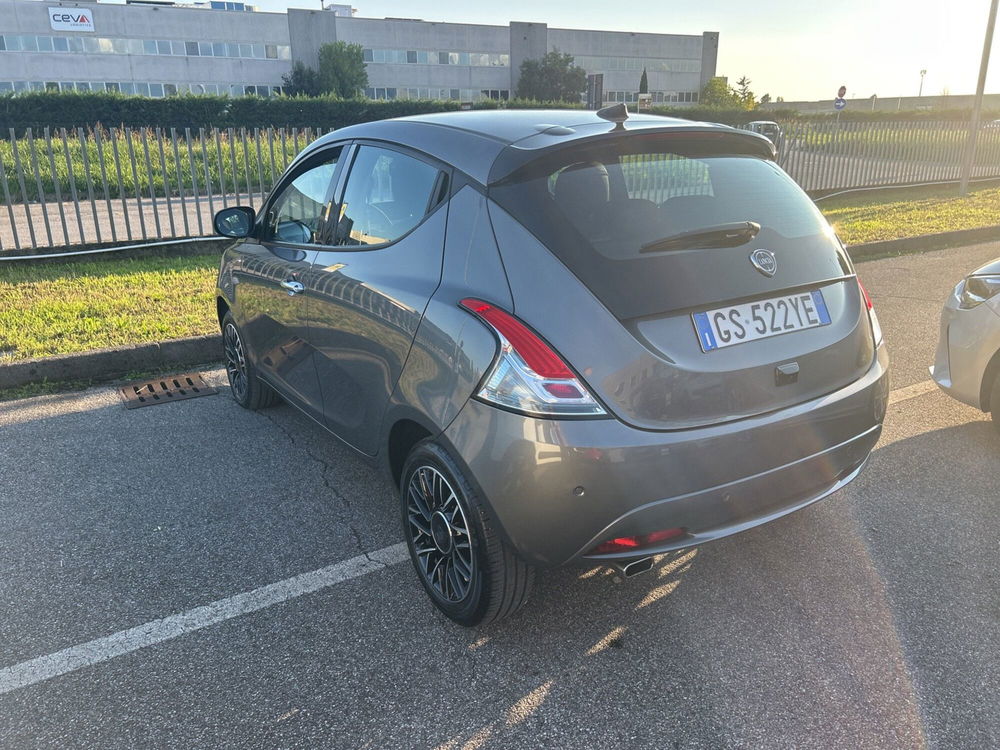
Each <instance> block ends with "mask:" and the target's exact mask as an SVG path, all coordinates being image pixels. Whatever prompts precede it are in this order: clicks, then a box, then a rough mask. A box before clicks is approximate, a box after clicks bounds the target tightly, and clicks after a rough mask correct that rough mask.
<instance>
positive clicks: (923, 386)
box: [889, 380, 938, 406]
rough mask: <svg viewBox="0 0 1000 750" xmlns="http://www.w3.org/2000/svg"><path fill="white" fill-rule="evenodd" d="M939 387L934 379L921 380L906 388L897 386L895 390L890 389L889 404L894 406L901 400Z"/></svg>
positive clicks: (921, 394)
mask: <svg viewBox="0 0 1000 750" xmlns="http://www.w3.org/2000/svg"><path fill="white" fill-rule="evenodd" d="M937 387H938V386H937V383H935V382H934V381H933V380H921V381H920V382H919V383H914V384H913V385H908V386H906V387H905V388H897V389H896V390H894V391H889V405H890V406H892V405H893V404H898V403H899V402H900V401H906V400H907V399H910V398H916V397H917V396H923V395H924V394H925V393H930V392H931V391H936V390H937Z"/></svg>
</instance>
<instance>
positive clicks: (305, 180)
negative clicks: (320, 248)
mask: <svg viewBox="0 0 1000 750" xmlns="http://www.w3.org/2000/svg"><path fill="white" fill-rule="evenodd" d="M339 154H340V150H339V149H338V150H337V151H335V152H333V153H331V154H328V155H326V156H324V157H320V161H319V162H318V163H313V164H312V165H310V166H307V167H306V169H305V170H304V171H303V172H301V173H300V174H299V175H298V176H296V177H295V178H294V179H293V180H292V181H291V182H290V183H288V184H287V185H285V187H284V188H283V189H282V191H281V193H280V194H279V195H278V197H277V198H276V199H275V200H274V202H273V203H272V204H271V208H270V209H269V210H268V212H267V216H266V217H265V226H264V232H263V235H262V238H263V239H265V240H270V241H271V242H288V243H290V244H294V245H328V244H330V240H329V235H330V232H329V229H330V212H331V209H332V206H331V200H332V192H333V187H332V181H333V175H334V172H335V171H336V169H337V158H338V156H339Z"/></svg>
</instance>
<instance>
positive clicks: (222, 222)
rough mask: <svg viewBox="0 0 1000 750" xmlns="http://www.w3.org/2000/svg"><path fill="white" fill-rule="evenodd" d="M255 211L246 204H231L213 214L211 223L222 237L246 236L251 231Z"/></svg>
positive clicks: (255, 216)
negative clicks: (229, 206) (213, 217)
mask: <svg viewBox="0 0 1000 750" xmlns="http://www.w3.org/2000/svg"><path fill="white" fill-rule="evenodd" d="M256 218H257V212H256V211H254V210H253V209H252V208H250V207H248V206H232V207H231V208H224V209H222V210H221V211H219V212H218V213H216V214H215V219H214V220H213V221H212V225H213V226H214V227H215V231H216V232H218V233H219V234H221V235H222V236H223V237H235V238H239V237H248V236H249V235H250V232H251V231H253V223H254V220H255V219H256Z"/></svg>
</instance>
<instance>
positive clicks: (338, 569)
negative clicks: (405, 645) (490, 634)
mask: <svg viewBox="0 0 1000 750" xmlns="http://www.w3.org/2000/svg"><path fill="white" fill-rule="evenodd" d="M936 389H937V384H936V383H935V382H934V381H933V380H924V381H922V382H920V383H915V384H913V385H908V386H906V387H905V388H897V389H896V390H894V391H891V392H890V393H889V403H890V404H895V403H898V402H900V401H906V400H907V399H911V398H916V397H917V396H922V395H923V394H925V393H930V392H931V391H933V390H936ZM408 557H409V552H408V551H407V549H406V544H404V543H402V542H400V543H399V544H394V545H392V546H391V547H384V548H383V549H380V550H376V551H375V552H369V553H368V554H365V555H358V556H357V557H352V558H351V559H349V560H344V561H342V562H339V563H335V564H333V565H329V566H327V567H325V568H320V569H319V570H313V571H310V572H309V573H302V574H301V575H297V576H293V577H292V578H286V579H285V580H283V581H278V582H277V583H271V584H268V585H267V586H261V587H260V588H258V589H253V590H252V591H245V592H243V593H242V594H236V595H234V596H230V597H227V598H225V599H219V600H217V601H214V602H212V603H211V604H206V605H204V606H201V607H195V608H194V609H189V610H188V611H187V612H181V613H179V614H176V615H170V616H169V617H164V618H163V619H160V620H153V621H152V622H147V623H145V624H144V625H139V626H137V627H134V628H129V629H128V630H120V631H118V632H117V633H113V634H111V635H108V636H104V637H103V638H97V639H95V640H93V641H89V642H88V643H82V644H80V645H79V646H70V647H69V648H66V649H63V650H62V651H56V652H55V653H54V654H48V655H46V656H39V657H38V658H36V659H30V660H28V661H24V662H21V663H20V664H15V665H13V666H11V667H4V668H2V669H0V695H3V694H4V693H9V692H11V691H13V690H17V689H19V688H23V687H28V686H29V685H34V684H36V683H39V682H43V681H45V680H49V679H52V678H53V677H58V676H60V675H64V674H68V673H69V672H75V671H76V670H78V669H83V668H84V667H89V666H91V665H93V664H100V663H101V662H103V661H108V660H109V659H114V658H115V657H118V656H124V655H125V654H129V653H132V652H133V651H138V650H139V649H140V648H145V647H147V646H154V645H156V644H157V643H163V642H164V641H169V640H171V639H172V638H177V637H178V636H182V635H185V634H187V633H191V632H194V631H195V630H201V629H202V628H207V627H208V626H210V625H216V624H218V623H220V622H224V621H226V620H231V619H232V618H234V617H239V616H241V615H245V614H248V613H250V612H257V611H258V610H261V609H266V608H267V607H271V606H273V605H275V604H281V603H282V602H286V601H288V600H289V599H295V598H296V597H299V596H303V595H304V594H311V593H313V592H315V591H319V590H320V589H325V588H327V587H329V586H333V585H335V584H338V583H343V582H344V581H349V580H351V579H352V578H358V577H359V576H363V575H367V574H368V573H374V572H375V571H377V570H384V569H385V568H388V567H390V566H392V565H398V564H399V563H402V562H405V561H406V559H407V558H408Z"/></svg>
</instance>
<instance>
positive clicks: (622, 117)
mask: <svg viewBox="0 0 1000 750" xmlns="http://www.w3.org/2000/svg"><path fill="white" fill-rule="evenodd" d="M595 114H596V115H597V116H598V117H600V118H601V119H602V120H607V121H608V122H613V123H614V124H615V130H624V129H625V121H626V120H627V119H628V107H626V106H625V105H624V104H612V105H611V106H610V107H605V108H604V109H599V110H597V112H595Z"/></svg>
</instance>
